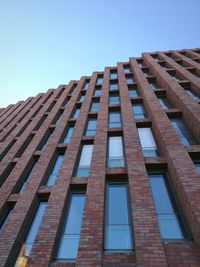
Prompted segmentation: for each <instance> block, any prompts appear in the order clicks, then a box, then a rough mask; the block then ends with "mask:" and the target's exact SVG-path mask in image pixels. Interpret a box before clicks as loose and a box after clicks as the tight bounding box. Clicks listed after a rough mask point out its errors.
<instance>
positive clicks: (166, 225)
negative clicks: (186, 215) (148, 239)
mask: <svg viewBox="0 0 200 267" xmlns="http://www.w3.org/2000/svg"><path fill="white" fill-rule="evenodd" d="M158 221H159V226H160V232H161V236H162V238H164V239H183V238H184V236H183V233H182V230H181V228H180V224H179V221H178V219H177V216H176V214H163V215H158Z"/></svg>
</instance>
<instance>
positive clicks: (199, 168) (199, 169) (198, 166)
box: [195, 163, 200, 173]
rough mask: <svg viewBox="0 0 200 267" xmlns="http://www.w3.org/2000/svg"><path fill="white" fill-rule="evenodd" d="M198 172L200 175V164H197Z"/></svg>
mask: <svg viewBox="0 0 200 267" xmlns="http://www.w3.org/2000/svg"><path fill="white" fill-rule="evenodd" d="M195 165H196V168H197V171H198V172H199V173H200V163H195Z"/></svg>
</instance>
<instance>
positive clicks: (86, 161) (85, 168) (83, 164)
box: [76, 145, 93, 177]
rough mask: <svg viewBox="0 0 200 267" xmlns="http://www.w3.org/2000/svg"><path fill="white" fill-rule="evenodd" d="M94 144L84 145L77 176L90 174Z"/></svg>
mask: <svg viewBox="0 0 200 267" xmlns="http://www.w3.org/2000/svg"><path fill="white" fill-rule="evenodd" d="M92 151H93V145H83V147H82V151H81V156H80V160H79V165H78V168H77V171H76V176H78V177H79V176H88V175H89V172H90V164H91V159H92Z"/></svg>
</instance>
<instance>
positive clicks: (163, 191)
mask: <svg viewBox="0 0 200 267" xmlns="http://www.w3.org/2000/svg"><path fill="white" fill-rule="evenodd" d="M149 178H150V184H151V188H152V193H153V199H154V202H155V206H156V211H157V213H173V212H174V209H173V207H172V204H171V200H170V198H169V194H168V191H167V188H166V185H165V181H164V178H163V175H161V174H151V175H149Z"/></svg>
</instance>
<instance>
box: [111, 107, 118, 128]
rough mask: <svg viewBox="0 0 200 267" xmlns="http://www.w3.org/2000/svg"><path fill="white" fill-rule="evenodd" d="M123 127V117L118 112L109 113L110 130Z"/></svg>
mask: <svg viewBox="0 0 200 267" xmlns="http://www.w3.org/2000/svg"><path fill="white" fill-rule="evenodd" d="M119 127H121V115H120V112H118V111H113V112H109V128H119Z"/></svg>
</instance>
